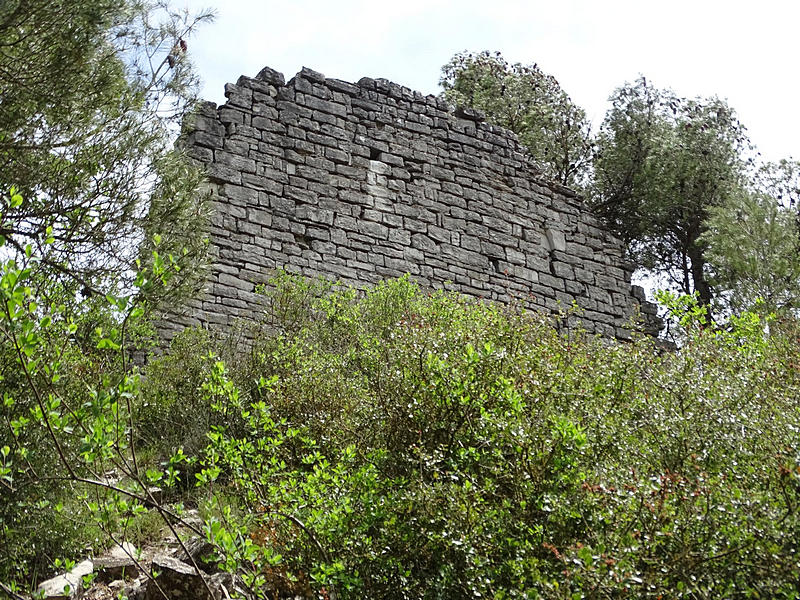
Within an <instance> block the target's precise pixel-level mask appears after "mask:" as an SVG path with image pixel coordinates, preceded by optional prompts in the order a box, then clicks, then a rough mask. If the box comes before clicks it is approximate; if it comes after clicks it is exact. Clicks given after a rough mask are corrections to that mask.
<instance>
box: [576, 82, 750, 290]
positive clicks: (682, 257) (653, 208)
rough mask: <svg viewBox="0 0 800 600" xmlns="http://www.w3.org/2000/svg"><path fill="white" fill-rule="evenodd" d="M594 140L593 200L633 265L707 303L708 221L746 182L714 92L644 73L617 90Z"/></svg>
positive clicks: (728, 117) (734, 136)
mask: <svg viewBox="0 0 800 600" xmlns="http://www.w3.org/2000/svg"><path fill="white" fill-rule="evenodd" d="M611 103H612V107H611V109H610V110H609V111H608V113H607V114H606V118H605V120H604V121H603V125H602V127H601V129H600V133H599V135H598V138H597V156H596V159H595V164H594V167H595V177H594V184H593V193H592V197H591V205H592V207H593V209H594V210H595V211H596V212H597V214H598V215H600V216H601V217H602V218H603V219H604V220H605V222H606V223H607V224H608V225H609V227H610V228H611V229H612V231H614V232H615V233H616V234H617V235H619V236H620V237H621V238H622V239H623V240H624V241H625V242H626V244H627V245H628V252H629V255H630V256H631V258H632V259H633V260H634V261H635V262H636V264H638V265H640V266H642V267H645V268H647V269H651V270H653V271H655V272H656V273H659V274H662V275H664V276H666V277H667V278H668V281H669V283H670V287H672V288H673V289H676V290H678V291H679V292H681V293H683V294H691V293H694V292H697V293H698V295H699V297H700V300H701V302H702V303H703V304H706V305H710V304H711V300H712V296H713V294H712V289H711V285H710V283H709V272H708V271H709V269H708V266H707V257H706V241H705V238H703V237H702V234H703V233H704V232H705V231H706V228H707V227H706V224H705V221H706V219H707V218H708V215H709V213H710V211H711V210H712V209H713V208H714V207H720V206H726V205H727V204H728V202H729V201H730V200H731V198H732V197H734V196H735V195H736V194H738V193H739V191H740V190H741V187H742V184H743V181H744V180H743V175H744V170H743V168H744V160H743V158H742V152H743V150H744V149H745V148H746V146H747V139H746V137H745V135H744V130H743V128H742V126H741V125H740V124H739V122H738V120H737V119H736V115H735V113H734V112H733V111H732V110H731V109H730V108H729V107H728V106H727V105H726V104H725V103H724V102H723V101H721V100H719V99H716V98H710V99H697V100H686V99H682V98H678V97H676V96H675V95H674V94H672V93H671V92H669V91H665V90H659V89H657V88H654V87H653V86H652V85H650V84H649V83H648V82H647V81H646V80H645V79H644V78H641V79H639V80H637V81H636V83H634V84H632V85H631V84H627V85H624V86H622V87H620V88H619V89H617V90H616V91H615V92H614V94H613V95H612V97H611Z"/></svg>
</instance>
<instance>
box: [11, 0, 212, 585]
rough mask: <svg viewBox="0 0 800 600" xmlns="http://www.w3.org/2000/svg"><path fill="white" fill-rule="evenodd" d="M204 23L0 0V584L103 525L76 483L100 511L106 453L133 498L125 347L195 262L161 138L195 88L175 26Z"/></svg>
mask: <svg viewBox="0 0 800 600" xmlns="http://www.w3.org/2000/svg"><path fill="white" fill-rule="evenodd" d="M208 19H209V15H207V14H201V15H199V16H198V17H196V18H195V17H190V16H189V15H187V14H185V13H176V12H174V11H172V10H171V9H170V7H169V6H168V5H167V4H165V3H160V2H149V1H147V2H140V1H138V0H127V1H126V0H123V1H119V0H113V1H112V0H60V1H58V2H52V1H50V0H7V1H5V2H2V3H0V388H1V389H2V392H1V393H0V463H2V464H0V540H2V541H0V548H1V549H2V551H1V552H0V584H2V583H3V580H6V581H11V582H14V581H20V582H23V581H29V580H30V579H31V578H33V577H35V575H36V574H37V573H39V574H40V575H41V574H42V569H47V568H50V567H51V565H52V559H53V558H54V556H57V555H58V554H59V553H62V552H64V553H70V551H75V550H76V544H80V545H79V546H78V548H83V547H85V544H86V543H87V542H88V541H89V540H87V538H86V536H87V535H89V536H93V535H94V533H93V532H94V531H97V530H96V527H97V526H101V527H102V526H105V525H103V523H102V522H100V521H99V520H98V522H99V525H98V523H95V517H97V513H98V511H89V512H86V507H87V506H90V498H89V493H90V491H94V492H95V493H94V494H93V496H92V501H93V502H94V503H95V505H98V506H100V508H99V509H98V510H99V512H101V513H102V512H103V510H104V509H105V508H106V507H107V506H111V507H113V506H115V504H114V503H118V502H119V501H120V500H124V499H125V494H124V493H123V492H119V491H116V490H110V489H108V488H103V481H105V480H104V478H103V472H104V469H106V468H110V467H109V465H113V466H114V468H119V469H120V470H119V472H120V474H123V473H124V474H126V475H128V476H130V480H131V481H136V482H138V483H137V485H138V491H134V492H132V493H133V494H134V495H132V496H131V495H129V496H128V499H130V498H134V499H137V498H138V500H137V502H139V501H140V500H142V499H143V498H146V495H145V492H146V486H145V485H143V483H144V479H143V474H142V472H141V470H140V469H139V467H138V466H137V464H136V459H135V456H134V455H133V454H131V452H130V451H129V448H130V441H129V440H130V439H132V438H131V436H132V430H133V427H132V426H131V424H130V419H129V418H128V414H129V413H130V412H131V403H132V402H133V400H135V399H136V394H137V391H136V386H137V376H136V375H135V374H133V373H131V370H130V369H129V368H128V366H129V365H128V363H127V351H126V343H127V341H128V339H129V332H130V330H131V328H133V327H135V326H136V325H135V323H136V322H138V321H139V320H140V317H141V316H142V315H143V314H144V313H145V308H146V307H147V305H148V301H155V300H158V299H163V298H164V297H165V296H168V295H172V294H175V293H181V292H182V291H184V290H185V288H186V285H189V284H191V283H192V279H193V277H192V275H193V273H194V266H195V265H197V264H198V263H199V261H200V260H201V259H202V252H203V248H204V244H203V242H202V239H201V236H200V235H198V229H199V228H200V226H201V224H202V219H203V218H204V214H203V202H202V198H201V196H200V195H199V194H198V193H197V190H198V185H199V183H200V181H201V179H202V177H201V173H200V171H199V170H198V169H197V168H195V167H193V166H192V165H191V164H190V163H189V162H188V161H187V160H186V159H184V158H183V157H182V156H181V155H180V153H178V152H176V151H175V150H173V148H172V142H173V139H174V137H175V135H176V133H177V132H178V123H179V122H180V121H181V120H182V119H183V117H184V116H185V115H186V114H187V113H188V112H189V111H190V110H191V107H192V101H193V97H194V90H195V88H196V85H195V84H196V79H195V78H194V76H193V75H192V71H191V65H190V63H189V61H188V58H187V55H186V50H187V46H186V39H187V38H188V36H189V34H190V33H191V31H192V30H193V28H194V27H195V26H196V25H197V24H198V23H200V22H203V21H206V20H208ZM173 259H174V260H173ZM179 267H180V268H181V270H180V276H178V277H171V278H170V277H169V276H170V273H173V274H174V273H175V272H176V269H177V268H179ZM167 281H169V286H164V285H162V283H165V282H167ZM150 304H152V302H150ZM112 421H113V423H114V425H113V428H112V427H110V425H111V422H112ZM112 429H114V431H112ZM130 460H133V463H132V464H133V466H131V463H129V462H126V461H130ZM109 461H110V462H109ZM126 469H127V470H126ZM126 481H127V478H126ZM103 489H105V491H106V492H108V493H111V492H113V493H114V494H117V496H113V495H112V496H108V494H106V495H105V496H103V494H105V492H101V491H98V490H103ZM129 492H130V490H129ZM120 494H121V495H120ZM101 497H102V501H101V500H99V498H101ZM82 502H83V503H84V506H83V507H81V503H82ZM62 505H63V506H66V507H67V508H66V510H65V511H60V510H59V508H58V507H61V506H62ZM139 505H140V506H139V508H141V502H139ZM54 507H55V508H56V510H53V508H54ZM70 509H74V510H76V511H78V513H77V517H76V516H75V515H73V514H70V512H69V511H70ZM81 510H83V511H84V512H80V511H81ZM88 514H91V518H90V517H88V516H87V515H88ZM108 514H116V513H114V511H110V512H109V513H108ZM162 514H163V513H162ZM84 530H88V531H84ZM2 589H3V591H4V592H6V593H8V591H9V590H8V589H7V588H2ZM0 595H2V594H0Z"/></svg>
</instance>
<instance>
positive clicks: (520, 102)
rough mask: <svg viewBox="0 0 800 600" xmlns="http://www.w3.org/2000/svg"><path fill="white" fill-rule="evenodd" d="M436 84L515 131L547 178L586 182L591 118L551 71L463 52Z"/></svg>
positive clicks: (573, 183) (496, 56) (452, 98)
mask: <svg viewBox="0 0 800 600" xmlns="http://www.w3.org/2000/svg"><path fill="white" fill-rule="evenodd" d="M440 84H441V86H442V87H443V88H444V97H445V98H446V99H447V100H448V101H449V102H450V103H452V104H455V105H456V106H464V107H469V108H476V109H478V110H480V111H482V112H484V113H485V114H486V116H487V117H488V119H489V121H491V122H492V123H495V124H496V125H500V126H502V127H505V128H507V129H510V130H511V131H513V132H514V133H516V134H517V135H518V136H519V139H520V141H521V142H522V143H523V144H524V145H525V146H526V147H527V148H528V150H530V153H531V155H532V156H533V158H534V159H535V160H536V161H537V162H538V163H539V165H540V166H541V168H542V172H543V173H544V175H545V176H546V177H547V178H549V179H552V180H554V181H557V182H558V183H561V184H563V185H569V186H572V187H579V186H581V185H582V184H583V183H584V182H585V179H586V174H587V169H588V167H589V165H590V162H591V154H592V144H591V136H590V127H589V122H588V120H587V119H586V113H585V112H584V111H583V109H582V108H580V107H579V106H577V105H576V104H574V103H573V102H572V100H571V99H570V97H569V96H568V95H567V94H566V93H565V92H564V90H562V89H561V86H560V85H559V84H558V81H556V79H555V78H554V77H553V76H552V75H547V74H545V73H543V72H542V70H541V69H539V67H538V66H537V65H535V64H534V65H522V64H519V63H515V64H509V63H508V62H506V60H505V59H504V58H503V57H502V56H501V55H500V53H499V52H496V53H494V54H492V53H489V52H486V51H484V52H480V53H478V54H472V53H467V52H463V53H460V54H456V55H455V56H454V57H453V58H452V59H450V62H448V63H447V64H446V65H445V66H444V67H442V77H441V80H440Z"/></svg>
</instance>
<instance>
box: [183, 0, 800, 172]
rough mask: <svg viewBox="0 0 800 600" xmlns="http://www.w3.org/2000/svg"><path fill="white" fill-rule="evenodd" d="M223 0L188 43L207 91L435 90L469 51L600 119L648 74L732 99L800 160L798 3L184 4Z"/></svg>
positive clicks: (780, 150)
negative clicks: (374, 81)
mask: <svg viewBox="0 0 800 600" xmlns="http://www.w3.org/2000/svg"><path fill="white" fill-rule="evenodd" d="M182 3H184V4H186V6H187V7H188V8H189V9H190V10H195V11H196V10H199V9H200V8H208V7H211V8H214V9H216V11H217V20H216V22H215V23H213V24H211V25H206V26H205V27H204V28H203V29H202V30H201V31H200V32H199V33H198V35H197V36H196V37H195V38H193V39H192V40H190V44H191V52H192V54H193V56H194V60H195V63H196V64H197V67H198V70H199V72H200V75H201V77H202V78H203V80H204V83H205V85H204V89H203V97H204V98H205V99H207V100H212V101H215V102H218V103H221V102H224V96H223V86H224V84H225V83H226V82H235V81H236V79H237V78H238V77H239V75H249V76H254V75H255V74H256V73H258V71H259V70H260V69H261V68H262V67H264V66H270V67H272V68H274V69H277V70H279V71H281V72H283V73H284V75H285V76H286V79H287V81H288V80H289V79H290V78H291V77H292V76H293V75H294V74H295V73H296V72H297V71H299V70H300V68H301V67H303V66H306V67H310V68H312V69H315V70H317V71H321V72H323V73H324V74H325V75H326V76H328V77H335V78H338V79H344V80H347V81H357V80H358V79H360V78H361V77H364V76H369V77H385V78H387V79H390V80H392V81H394V82H396V83H400V84H402V85H406V86H408V87H411V88H413V89H415V90H419V91H421V92H424V93H430V94H436V93H438V92H439V91H440V90H439V85H438V83H439V74H440V69H441V66H442V65H443V64H444V63H446V62H447V61H448V60H449V59H450V58H451V57H452V56H453V54H455V53H456V52H459V51H463V50H471V51H480V50H499V51H501V52H502V53H503V55H504V56H505V57H506V58H507V59H508V60H509V61H510V62H523V63H533V62H535V63H538V64H539V66H540V67H541V68H542V69H543V70H544V71H545V72H547V73H550V74H552V75H554V76H555V77H556V78H557V79H558V80H559V82H560V83H561V86H562V87H563V88H564V89H565V90H566V91H567V93H569V94H570V95H571V96H572V98H573V100H574V101H576V102H577V103H578V104H580V105H581V106H583V107H584V108H585V109H586V110H587V112H588V114H589V116H590V117H591V118H592V120H593V122H594V123H595V126H598V125H599V124H600V121H601V120H602V117H603V114H604V113H605V110H606V108H607V102H606V100H607V98H608V96H609V94H610V93H611V92H612V91H613V89H614V88H615V87H617V86H619V85H621V84H622V83H624V82H626V81H632V80H634V79H635V78H636V77H637V76H638V75H639V74H643V75H645V76H646V77H647V78H648V80H650V81H652V82H653V83H654V84H655V85H657V86H658V87H669V88H672V89H673V90H675V92H677V93H678V94H680V95H683V96H711V95H716V96H719V97H721V98H725V99H727V100H728V102H729V103H730V105H731V106H732V107H733V108H735V109H736V110H737V112H738V114H739V118H740V120H741V121H742V123H744V124H745V125H746V126H747V128H748V130H749V133H750V137H751V139H752V140H753V141H754V142H755V143H756V145H757V146H758V148H759V150H760V151H761V152H762V154H763V155H764V157H766V158H768V159H770V160H777V159H780V158H787V157H789V156H794V157H795V158H797V159H800V110H799V108H798V105H799V104H800V103H798V99H800V78H799V77H798V61H799V60H800V42H799V41H798V40H800V36H799V35H798V27H800V3H798V2H794V1H792V0H761V1H759V2H753V1H747V2H744V1H737V0H733V1H727V2H722V1H716V0H714V1H708V0H693V1H686V0H671V1H668V2H658V1H654V0H649V1H648V0H630V1H628V0H611V1H601V0H594V1H593V0H550V1H548V2H544V1H540V0H533V1H529V2H526V1H524V0H482V1H475V0H396V1H393V2H382V1H381V0H374V1H372V2H368V1H364V0H327V1H325V0H276V1H272V0H216V1H203V0H176V4H178V5H180V4H182Z"/></svg>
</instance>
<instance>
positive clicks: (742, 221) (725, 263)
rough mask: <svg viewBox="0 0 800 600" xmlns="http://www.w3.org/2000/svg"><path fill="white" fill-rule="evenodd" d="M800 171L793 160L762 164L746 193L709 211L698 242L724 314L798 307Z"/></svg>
mask: <svg viewBox="0 0 800 600" xmlns="http://www.w3.org/2000/svg"><path fill="white" fill-rule="evenodd" d="M798 172H800V163H797V162H793V161H786V160H784V161H781V162H779V163H770V164H766V165H764V166H763V167H761V169H759V171H758V172H757V173H756V175H755V177H754V178H753V182H752V184H751V185H750V186H748V188H747V189H742V190H740V191H739V192H738V193H736V194H734V195H733V196H732V197H731V198H730V200H729V201H728V202H727V203H725V204H724V205H721V206H715V207H712V208H711V209H710V211H709V212H710V214H709V218H708V220H707V222H706V226H707V228H708V229H707V231H706V232H705V233H704V234H703V236H702V238H701V241H702V242H703V243H704V244H705V245H706V247H707V251H706V257H707V260H708V263H709V264H710V266H711V267H712V269H713V280H712V282H713V285H714V289H715V291H716V292H717V295H718V298H717V300H718V304H723V305H724V308H725V309H726V310H730V311H733V312H737V313H738V312H742V311H745V310H754V309H756V308H760V309H761V310H762V311H764V312H766V313H771V312H774V313H777V314H786V313H788V312H791V311H792V310H793V309H797V308H800V235H798V234H799V232H798V214H797V208H796V207H797V201H798V191H799V190H800V185H798V179H797V176H798Z"/></svg>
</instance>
